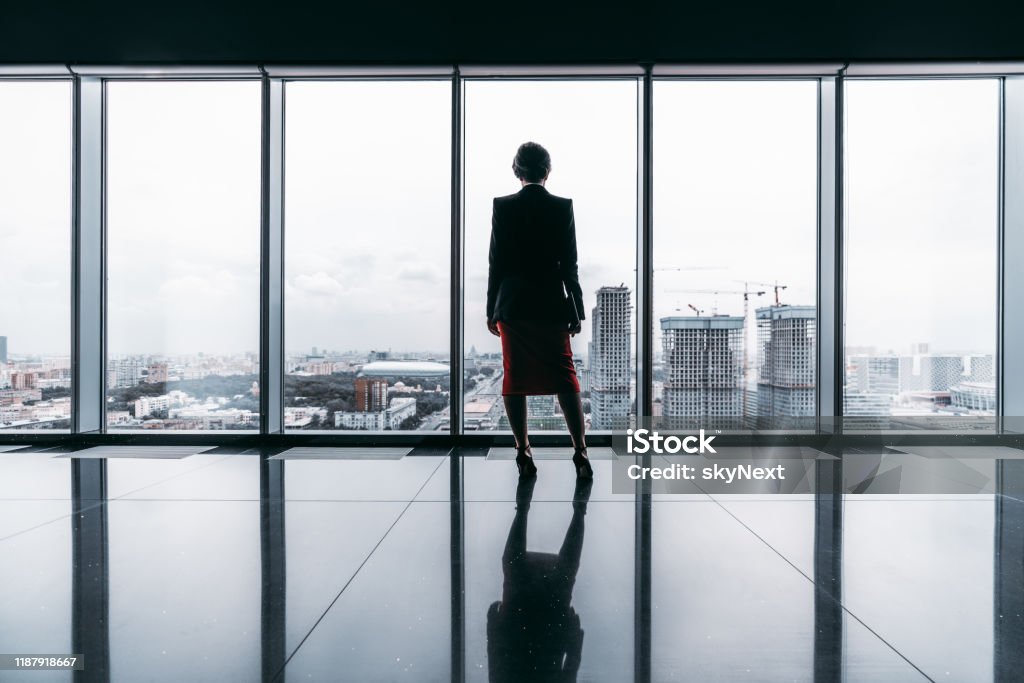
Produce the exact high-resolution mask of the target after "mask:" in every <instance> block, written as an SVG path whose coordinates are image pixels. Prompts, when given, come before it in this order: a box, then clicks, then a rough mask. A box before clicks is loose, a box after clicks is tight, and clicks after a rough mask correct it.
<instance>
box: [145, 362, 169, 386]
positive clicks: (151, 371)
mask: <svg viewBox="0 0 1024 683" xmlns="http://www.w3.org/2000/svg"><path fill="white" fill-rule="evenodd" d="M166 381H167V363H151V364H150V366H149V368H148V369H147V372H146V384H163V383H165V382H166Z"/></svg>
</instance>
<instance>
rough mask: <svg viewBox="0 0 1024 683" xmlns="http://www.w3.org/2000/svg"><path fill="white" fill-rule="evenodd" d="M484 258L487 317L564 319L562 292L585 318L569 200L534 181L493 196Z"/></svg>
mask: <svg viewBox="0 0 1024 683" xmlns="http://www.w3.org/2000/svg"><path fill="white" fill-rule="evenodd" d="M488 261H489V263H490V269H489V271H488V275H487V319H488V320H489V321H498V320H546V321H559V322H565V323H568V322H569V314H568V308H567V303H566V300H565V292H568V294H569V296H570V297H571V298H572V301H573V303H574V305H575V306H576V312H577V313H578V315H579V319H580V320H583V319H584V315H583V291H582V290H581V289H580V278H579V267H578V265H577V263H576V221H575V219H574V217H573V212H572V200H571V199H565V198H563V197H556V196H555V195H553V194H551V193H550V192H548V191H547V190H546V189H545V188H544V186H542V185H538V184H530V185H526V186H524V187H523V189H521V190H520V191H519V192H517V193H515V194H510V195H508V196H506V197H495V199H494V212H493V214H492V217H491V248H490V253H489V255H488ZM563 282H564V283H565V289H564V290H563V288H562V283H563Z"/></svg>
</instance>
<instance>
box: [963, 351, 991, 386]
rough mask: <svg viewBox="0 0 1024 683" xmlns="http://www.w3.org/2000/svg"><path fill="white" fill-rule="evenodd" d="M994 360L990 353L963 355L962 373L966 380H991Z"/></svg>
mask: <svg viewBox="0 0 1024 683" xmlns="http://www.w3.org/2000/svg"><path fill="white" fill-rule="evenodd" d="M995 373H996V362H995V358H994V357H993V356H992V355H991V354H985V355H980V354H979V355H970V356H964V375H965V377H966V380H965V381H968V382H993V381H994V380H995Z"/></svg>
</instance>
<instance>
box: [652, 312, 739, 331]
mask: <svg viewBox="0 0 1024 683" xmlns="http://www.w3.org/2000/svg"><path fill="white" fill-rule="evenodd" d="M742 327H743V317H742V316H738V315H689V316H683V315H674V316H670V317H668V318H662V319H661V329H662V330H738V329H740V328H742Z"/></svg>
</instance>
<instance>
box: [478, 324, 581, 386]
mask: <svg viewBox="0 0 1024 683" xmlns="http://www.w3.org/2000/svg"><path fill="white" fill-rule="evenodd" d="M498 331H499V332H501V354H502V361H503V365H504V367H505V376H504V379H503V381H502V385H501V393H502V394H503V395H505V396H509V395H521V396H533V395H536V394H561V393H567V392H579V390H580V383H579V380H577V379H576V366H575V365H574V364H573V362H572V347H571V346H570V345H569V332H568V331H567V330H566V329H565V324H564V323H557V322H543V321H535V320H518V321H512V322H508V321H499V322H498Z"/></svg>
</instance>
